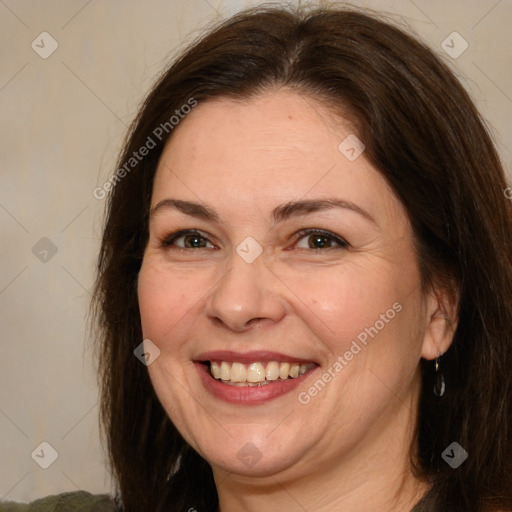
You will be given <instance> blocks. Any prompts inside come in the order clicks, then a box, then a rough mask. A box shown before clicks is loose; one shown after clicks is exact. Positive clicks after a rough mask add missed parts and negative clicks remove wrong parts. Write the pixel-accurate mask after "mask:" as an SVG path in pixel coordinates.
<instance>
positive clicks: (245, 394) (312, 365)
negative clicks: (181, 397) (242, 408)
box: [194, 351, 320, 405]
mask: <svg viewBox="0 0 512 512" xmlns="http://www.w3.org/2000/svg"><path fill="white" fill-rule="evenodd" d="M194 363H195V366H196V368H197V370H198V372H199V376H200V378H201V381H202V383H203V385H204V387H205V389H206V390H207V391H208V392H209V393H210V394H211V395H212V396H214V397H215V398H218V399H220V400H222V401H225V402H230V403H234V404H238V405H257V404H263V403H266V402H268V401H270V400H273V399H275V398H277V397H279V396H282V395H285V394H287V393H290V392H291V391H292V390H294V389H295V388H296V387H297V386H299V385H300V383H301V382H303V381H304V380H305V379H306V378H308V377H309V376H310V375H311V374H312V373H313V372H315V370H317V369H318V368H320V366H319V364H317V363H316V362H314V361H308V360H305V359H300V358H295V357H294V356H290V355H284V354H278V353H276V352H267V351H254V352H251V353H246V354H241V353H236V352H231V351H215V352H208V353H204V354H202V355H200V356H198V357H197V358H196V359H195V360H194Z"/></svg>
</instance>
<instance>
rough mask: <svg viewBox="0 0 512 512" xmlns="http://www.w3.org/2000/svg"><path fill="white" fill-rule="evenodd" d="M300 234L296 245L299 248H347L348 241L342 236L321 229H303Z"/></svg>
mask: <svg viewBox="0 0 512 512" xmlns="http://www.w3.org/2000/svg"><path fill="white" fill-rule="evenodd" d="M299 235H302V236H301V238H300V239H299V240H304V242H301V241H299V243H298V244H297V247H298V248H300V249H334V248H337V247H338V248H347V247H348V243H347V242H346V241H345V240H343V239H342V238H340V237H338V236H336V235H334V234H333V233H329V232H323V231H313V230H310V231H303V232H301V233H299Z"/></svg>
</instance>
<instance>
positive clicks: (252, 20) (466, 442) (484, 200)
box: [94, 8, 512, 512]
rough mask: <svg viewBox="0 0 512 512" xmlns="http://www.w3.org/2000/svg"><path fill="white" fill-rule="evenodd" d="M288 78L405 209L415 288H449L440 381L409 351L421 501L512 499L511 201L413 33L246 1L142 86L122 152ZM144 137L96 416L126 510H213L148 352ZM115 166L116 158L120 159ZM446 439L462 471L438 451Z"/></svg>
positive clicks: (125, 182) (470, 110)
mask: <svg viewBox="0 0 512 512" xmlns="http://www.w3.org/2000/svg"><path fill="white" fill-rule="evenodd" d="M271 87H272V88H276V87H286V88H290V89H292V90H296V91H297V92H298V93H302V94H308V95H309V96H312V97H314V98H316V99H317V100H318V101H319V102H322V103H324V104H326V105H327V106H328V107H329V108H331V109H332V110H333V111H338V112H339V111H343V112H344V115H345V116H347V117H348V118H349V119H350V120H351V121H352V122H353V123H354V125H355V126H356V128H357V135H358V137H359V138H360V139H361V140H362V141H363V142H364V144H365V145H366V150H365V156H366V158H367V159H368V160H369V161H370V162H371V163H372V164H373V165H374V166H375V167H376V168H377V169H378V170H379V171H380V172H381V173H382V175H383V176H384V177H385V179H386V180H387V181H388V183H389V184H390V186H391V187H392V189H393V190H394V192H395V194H396V195H397V197H398V198H399V199H400V201H401V202H402V203H403V205H404V207H405V209H406V211H407V213H408V216H409V218H410V221H411V224H412V227H413V231H414V237H415V243H416V247H417V257H418V262H419V265H420V269H421V274H422V284H423V289H424V290H425V291H427V290H430V289H431V288H432V286H433V285H434V284H445V285H446V286H447V287H451V290H452V292H453V294H454V295H458V309H457V313H458V327H457V330H456V333H455V336H454V340H453V343H452V346H451V348H450V349H449V350H448V351H447V353H446V354H445V355H444V356H443V358H442V360H441V366H442V370H443V372H444V375H445V377H446V393H445V395H444V396H443V397H442V398H437V397H435V396H434V395H433V393H432V362H430V361H424V360H422V361H421V364H422V367H423V388H422V393H421V397H420V409H419V416H418V429H417V444H418V454H417V458H415V459H414V460H411V462H412V464H413V466H414V467H415V471H417V474H418V475H419V476H420V477H421V478H425V479H427V480H429V481H431V482H433V488H432V491H431V492H430V493H429V495H428V499H426V500H424V501H423V502H422V503H421V505H418V506H417V507H416V508H415V510H420V509H421V510H424V511H429V512H433V511H436V512H444V511H446V512H448V511H450V512H456V511H461V512H462V511H467V510H474V511H484V510H496V509H497V508H505V509H509V508H510V509H512V504H511V502H512V490H511V482H512V469H511V461H512V450H511V446H512V430H511V426H512V370H511V368H512V346H511V341H510V334H511V333H512V264H511V263H512V262H511V253H510V252H509V248H510V245H511V234H512V221H511V219H512V206H511V203H510V202H509V201H507V200H506V199H505V197H504V194H503V190H504V188H505V187H506V182H505V178H504V172H503V169H502V166H501V164H500V161H499V158H498V156H497V153H496V150H495V148H494V146H493V143H492V141H491V139H490V137H489V135H488V132H487V130H486V128H485V124H484V123H483V121H482V120H481V118H480V116H479V114H478V112H477V110H476V108H475V106H474V105H473V103H472V101H471V100H470V98H469V96H468V94H467V93H466V91H465V90H464V88H463V87H462V86H461V84H460V83H459V82H458V80H457V79H456V78H455V77H454V75H453V74H452V72H451V71H450V70H449V69H448V67H447V66H446V65H445V64H443V63H442V62H441V60H440V59H439V58H438V57H436V56H435V55H434V54H433V52H432V51H431V50H430V49H428V48H427V47H426V46H425V45H424V44H422V43H421V42H419V41H417V40H416V39H414V38H412V37H411V36H409V35H407V34H406V33H405V32H404V31H402V30H400V29H398V28H396V27H395V26H394V24H392V23H389V22H384V21H382V20H381V19H377V17H376V16H373V15H368V14H365V13H362V12H359V11H356V10H352V9H350V10H346V9H343V10H338V9H313V10H303V9H292V8H257V9H251V10H247V11H245V12H242V13H239V14H237V15H235V16H234V17H232V18H230V19H228V20H227V21H224V22H222V23H221V24H220V25H218V26H217V27H216V28H215V30H213V31H210V32H209V33H208V34H207V35H206V36H204V37H202V38H201V39H200V40H199V41H197V42H195V43H194V44H193V45H192V46H190V47H189V48H187V49H186V50H185V51H184V52H183V53H182V54H181V55H180V56H179V58H177V59H176V60H175V61H174V62H173V63H172V65H171V66H170V67H169V69H168V70H166V71H165V73H164V74H163V75H162V76H161V78H160V79H159V80H158V82H157V84H156V85H155V87H154V88H153V90H152V91H151V92H150V93H149V95H148V96H147V99H146V100H145V102H144V104H143V106H142V108H141V109H140V112H139V114H138V117H137V119H136V120H135V121H134V123H133V125H132V127H131V130H130V133H129V134H128V137H127V140H126V143H125V146H124V150H123V152H122V154H121V156H120V159H119V168H121V167H122V166H123V165H125V164H126V162H127V161H128V160H129V159H130V157H131V156H132V155H133V153H134V152H136V151H138V150H139V149H140V148H141V147H142V146H144V145H145V144H146V143H147V141H148V136H150V135H151V134H154V130H155V129H156V128H157V127H158V126H161V125H162V124H163V123H166V122H168V121H169V118H170V116H172V115H173V113H174V112H175V111H176V110H179V109H180V108H181V107H182V106H183V105H185V104H187V103H188V102H189V101H190V100H191V99H194V100H195V101H197V102H199V103H201V102H204V101H208V99H210V98H216V97H228V98H238V99H247V98H250V97H251V96H252V95H254V94H257V93H258V92H259V91H262V90H265V89H268V88H271ZM171 136H172V130H171V129H169V130H168V133H167V132H166V133H165V135H164V136H163V137H162V138H161V140H159V139H158V138H157V137H153V141H154V142H155V143H156V144H155V147H153V148H152V149H151V150H150V151H149V152H148V154H147V155H146V156H145V157H144V158H143V159H141V161H140V162H138V163H137V166H136V167H135V168H134V169H133V170H131V171H130V172H129V173H127V175H126V176H124V177H122V178H119V179H117V180H116V181H117V184H116V185H115V187H114V188H113V190H112V192H111V194H110V197H109V199H108V208H107V214H106V223H105V228H104V234H103V240H102V245H101V253H100V256H99V262H98V277H97V282H96V289H95V296H94V306H95V309H94V311H95V315H96V316H95V318H96V320H97V322H98V325H99V334H100V336H99V339H98V346H97V353H98V361H99V375H100V380H101V386H102V407H101V420H102V423H103V427H104V435H105V437H106V440H107V443H108V451H109V456H110V462H111V467H112V470H113V473H114V476H115V478H116V482H117V485H118V491H119V495H120V497H121V500H122V503H123V508H124V511H125V512H140V511H141V510H148V511H152V512H159V511H164V510H165V511H182V510H187V509H188V508H189V507H195V508H196V509H197V510H203V511H206V510H211V511H214V510H216V507H217V504H218V499H217V493H216V488H215V484H214V481H213V477H212V471H211V467H210V465H209V464H208V463H207V462H206V461H205V460H204V459H202V458H201V457H200V456H199V455H198V454H197V453H196V452H195V451H194V450H193V449H192V448H191V447H190V446H189V445H188V444H187V443H186V442H185V441H184V440H183V438H182V437H181V435H180V434H179V432H178V431H177V430H176V428H175V427H174V426H173V424H172V422H171V421H170V419H169V418H168V416H167V415H166V413H165V411H164V409H163V407H162V406H161V404H160V402H159V400H158V398H157V396H156V394H155V392H154V390H153V388H152V385H151V382H150V380H149V377H148V372H147V368H146V367H145V366H144V365H143V364H141V363H140V361H139V360H138V359H137V358H136V357H135V356H134V354H133V351H134V349H135V348H136V347H137V346H138V345H139V344H140V343H141V341H142V332H141V325H140V314H139V309H138V302H137V277H138V273H139V269H140V267H141V262H142V258H143V254H144V249H145V246H146V243H147V239H148V213H149V206H150V200H151V193H152V184H153V178H154V175H155V171H156V168H157V163H158V160H159V157H160V154H161V152H162V149H163V146H164V144H165V143H166V142H167V140H168V138H169V137H171ZM125 174H126V173H125ZM453 441H456V442H458V443H459V444H460V445H461V446H462V447H463V448H464V449H465V450H466V451H467V452H468V454H469V457H468V459H467V460H466V461H465V462H464V463H463V464H462V465H461V466H460V467H458V468H457V469H452V468H451V467H450V466H449V465H448V464H446V463H445V462H444V460H443V459H442V457H441V454H442V452H443V451H444V450H445V448H446V447H447V446H448V445H450V444H451V443H452V442H453Z"/></svg>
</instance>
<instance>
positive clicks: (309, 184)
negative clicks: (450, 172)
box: [138, 90, 436, 475]
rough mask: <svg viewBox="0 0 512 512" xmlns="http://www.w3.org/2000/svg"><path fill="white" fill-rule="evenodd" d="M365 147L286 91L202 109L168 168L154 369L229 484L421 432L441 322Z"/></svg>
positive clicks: (155, 275)
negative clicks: (423, 364)
mask: <svg viewBox="0 0 512 512" xmlns="http://www.w3.org/2000/svg"><path fill="white" fill-rule="evenodd" d="M347 137H348V139H347ZM362 149H363V148H362V147H361V146H360V145H358V142H357V140H356V139H354V135H353V133H352V130H351V128H350V125H349V124H348V122H346V121H344V120H342V119H340V118H335V117H334V116H332V115H331V114H329V111H328V110H327V109H326V107H324V106H322V105H321V104H319V103H317V102H315V101H314V100H311V99H308V98H305V97H303V96H300V95H298V94H296V93H293V92H287V91H284V90H276V91H271V92H270V91H269V92H266V93H264V94H263V93H262V94H260V95H258V96H255V97H253V98H252V99H250V100H245V101H243V102H236V101H233V100H228V99H221V100H214V101H210V102H204V103H202V104H201V103H200V104H199V105H198V106H197V107H196V108H195V109H193V111H192V112H191V113H190V114H189V115H188V116H187V117H186V118H185V119H184V120H182V121H181V124H180V125H179V126H178V127H176V128H175V133H174V134H173V136H172V138H171V139H170V141H169V142H168V144H167V146H166V148H165V150H164V152H163V154H162V157H161V160H160V163H159V166H158V169H157V173H156V177H155V182H154V189H153V196H152V201H151V208H152V214H151V220H150V236H149V242H148V245H147V248H146V251H145V254H144V260H143V264H142V268H141V271H140V276H139V282H138V294H139V303H140V312H141V321H142V329H143V335H144V338H145V339H146V341H145V344H146V345H145V346H146V347H147V350H148V351H149V352H152V351H154V350H156V349H155V346H156V347H158V349H159V350H160V353H159V355H158V356H157V357H156V358H155V359H154V361H153V362H152V363H151V364H150V365H149V366H148V370H149V374H150V377H151V380H152V383H153V385H154V388H155V391H156V393H157V395H158V397H159V399H160V401H161V403H162V404H163V407H164V408H165V410H166V411H167V413H168V415H169V416H170V418H171V419H172V421H173V423H174V424H175V425H176V427H177V428H178V429H179V431H180V432H181V434H182V435H183V437H184V438H185V439H186V440H187V441H188V443H190V444H191V445H192V447H193V448H195V449H196V450H197V451H198V452H199V453H200V454H201V455H202V456H203V457H204V458H205V459H206V460H208V461H209V462H210V463H211V464H212V466H213V467H214V471H215V468H218V467H220V468H222V469H223V470H225V471H229V472H230V473H234V474H241V475H277V474H278V473H281V474H287V475H306V474H308V473H309V472H312V471H318V470H319V469H320V470H323V471H325V470H327V469H328V468H333V467H336V465H338V464H339V463H340V462H342V461H343V460H349V459H351V458H352V460H354V459H353V457H362V458H361V459H360V460H361V461H363V460H370V455H369V454H370V453H371V454H373V455H372V456H373V457H375V454H376V453H381V454H383V456H384V454H385V453H386V452H387V451H388V450H389V452H392V453H396V450H397V448H398V449H399V450H403V449H404V446H405V444H404V439H407V437H405V438H404V436H412V430H413V428H414V421H415V412H414V411H415V410H416V409H415V404H416V403H417V396H418V392H419V386H420V378H419V370H418V362H419V359H420V357H421V356H424V357H429V358H433V357H435V352H436V350H435V348H434V347H433V343H432V337H431V336H430V334H429V323H430V317H431V316H432V313H433V311H434V309H435V308H434V303H433V302H432V301H431V299H430V296H428V297H427V296H424V295H423V294H422V291H421V288H420V275H419V270H418V265H417V260H416V256H415V252H414V249H413V240H412V232H411V226H410V224H409V222H408V220H407V216H406V214H405V211H404V208H403V207H402V205H401V203H400V202H399V201H398V200H397V199H396V197H395V196H394V194H393V193H392V191H391V189H390V188H389V187H388V186H387V184H386V182H385V180H384V179H383V177H382V176H381V174H380V173H379V172H377V171H376V170H375V169H374V168H373V167H372V165H370V163H369V162H368V161H367V160H366V159H365V155H364V152H363V153H362V154H361V155H360V156H358V153H359V152H360V151H361V150H362ZM189 231H191V232H189ZM175 234H176V235H175ZM174 235H175V236H174ZM147 340H150V342H148V341H147ZM156 353H158V351H156ZM211 371H213V372H215V377H216V378H214V377H213V376H211V374H210V372H211ZM290 374H291V375H292V377H290ZM297 374H299V375H298V376H297ZM282 377H284V379H282ZM247 379H248V380H249V381H253V382H251V383H249V382H247ZM262 380H264V382H261V381H262ZM258 382H261V383H260V384H258ZM365 457H366V459H365Z"/></svg>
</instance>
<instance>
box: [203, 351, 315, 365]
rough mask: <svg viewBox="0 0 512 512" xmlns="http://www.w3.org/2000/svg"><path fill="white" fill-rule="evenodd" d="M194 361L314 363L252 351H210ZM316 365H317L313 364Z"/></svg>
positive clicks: (273, 353) (281, 355)
mask: <svg viewBox="0 0 512 512" xmlns="http://www.w3.org/2000/svg"><path fill="white" fill-rule="evenodd" d="M195 360H196V361H199V362H205V361H226V362H233V363H235V362H236V363H245V364H250V363H255V362H260V361H261V362H269V361H277V362H282V363H300V364H307V363H315V361H313V360H311V359H303V358H300V357H295V356H292V355H288V354H282V353H280V352H271V351H268V350H254V351H251V352H244V353H242V352H235V351H233V350H211V351H209V352H203V353H201V354H199V355H198V356H196V357H195ZM315 364H317V363H315Z"/></svg>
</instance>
